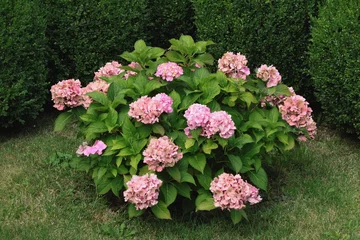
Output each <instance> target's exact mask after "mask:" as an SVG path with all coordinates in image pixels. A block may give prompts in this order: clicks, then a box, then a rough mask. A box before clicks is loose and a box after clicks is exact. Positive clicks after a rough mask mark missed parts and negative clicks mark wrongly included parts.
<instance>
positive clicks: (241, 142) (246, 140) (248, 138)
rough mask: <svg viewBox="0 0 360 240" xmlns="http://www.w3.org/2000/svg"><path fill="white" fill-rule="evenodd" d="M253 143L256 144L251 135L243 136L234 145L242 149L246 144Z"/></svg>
mask: <svg viewBox="0 0 360 240" xmlns="http://www.w3.org/2000/svg"><path fill="white" fill-rule="evenodd" d="M252 142H254V140H253V138H252V137H251V136H250V135H249V134H243V135H241V136H240V137H238V138H236V139H235V141H234V143H233V144H232V145H233V146H235V147H237V148H239V149H241V148H242V147H243V146H244V145H245V144H247V143H252Z"/></svg>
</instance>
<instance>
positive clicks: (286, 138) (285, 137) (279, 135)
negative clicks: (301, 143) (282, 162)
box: [276, 132, 289, 145]
mask: <svg viewBox="0 0 360 240" xmlns="http://www.w3.org/2000/svg"><path fill="white" fill-rule="evenodd" d="M276 137H277V138H278V139H279V141H280V142H282V143H283V144H285V145H288V144H289V136H288V135H287V134H285V133H283V132H278V133H277V134H276Z"/></svg>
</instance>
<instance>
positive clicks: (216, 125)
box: [202, 111, 236, 138]
mask: <svg viewBox="0 0 360 240" xmlns="http://www.w3.org/2000/svg"><path fill="white" fill-rule="evenodd" d="M235 129H236V127H235V124H234V122H233V120H232V119H231V115H229V114H228V113H227V112H225V111H217V112H213V113H211V115H210V119H209V121H208V122H207V124H206V125H205V127H204V128H203V133H202V135H203V136H206V137H208V138H210V137H211V136H212V135H215V134H216V133H219V135H220V137H222V138H229V137H231V136H232V135H234V132H235Z"/></svg>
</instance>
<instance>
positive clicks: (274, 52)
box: [192, 0, 316, 98]
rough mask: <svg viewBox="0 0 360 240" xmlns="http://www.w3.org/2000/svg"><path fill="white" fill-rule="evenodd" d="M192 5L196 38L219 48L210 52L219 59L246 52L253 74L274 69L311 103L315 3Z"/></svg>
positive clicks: (197, 1) (207, 1) (211, 0)
mask: <svg viewBox="0 0 360 240" xmlns="http://www.w3.org/2000/svg"><path fill="white" fill-rule="evenodd" d="M192 1H193V4H194V9H195V19H196V20H195V25H196V27H197V38H199V39H211V40H213V41H214V42H216V43H217V45H215V46H213V47H211V48H210V52H212V53H213V54H214V55H215V58H218V57H220V55H221V54H222V53H223V52H225V51H232V52H241V53H244V54H245V55H246V56H247V58H248V60H249V63H250V67H251V70H252V71H254V70H255V68H256V67H259V66H260V65H261V64H262V63H268V64H273V65H274V66H276V68H277V69H279V71H280V73H281V74H282V76H284V77H283V81H284V82H285V83H286V84H288V85H291V86H293V87H294V89H295V90H297V91H298V92H299V93H301V94H303V95H304V96H305V97H306V98H311V96H312V86H311V81H310V78H309V76H308V74H307V71H306V69H307V64H308V55H307V49H308V45H309V38H310V34H309V32H310V31H309V22H310V16H312V14H313V13H314V9H315V7H314V5H315V4H314V2H316V0H298V1H286V0H273V1H259V0H247V1H228V0H226V1H217V0H192Z"/></svg>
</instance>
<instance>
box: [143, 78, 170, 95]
mask: <svg viewBox="0 0 360 240" xmlns="http://www.w3.org/2000/svg"><path fill="white" fill-rule="evenodd" d="M165 85H166V83H161V82H158V81H156V80H149V81H148V82H147V83H146V84H145V91H144V93H143V94H144V95H148V94H150V93H151V92H152V91H154V90H155V89H158V88H161V87H163V86H165Z"/></svg>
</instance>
